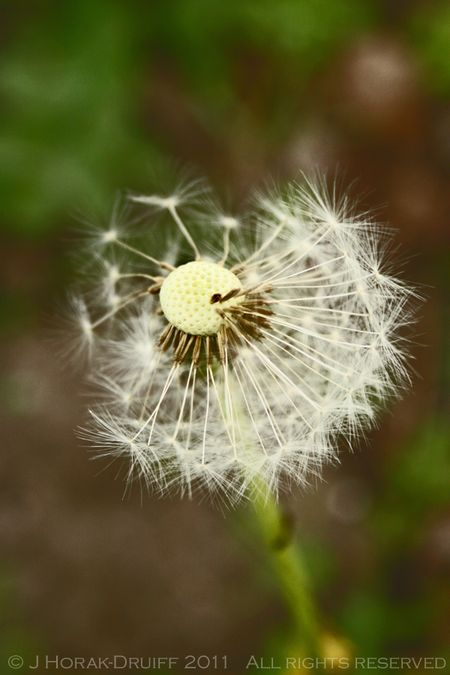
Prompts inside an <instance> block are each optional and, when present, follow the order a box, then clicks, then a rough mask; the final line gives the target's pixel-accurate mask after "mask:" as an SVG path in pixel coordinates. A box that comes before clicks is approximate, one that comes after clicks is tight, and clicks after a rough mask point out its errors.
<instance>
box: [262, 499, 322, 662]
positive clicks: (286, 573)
mask: <svg viewBox="0 0 450 675" xmlns="http://www.w3.org/2000/svg"><path fill="white" fill-rule="evenodd" d="M254 507H255V511H256V516H257V519H258V522H259V525H260V530H261V532H262V535H263V538H264V540H265V544H266V549H267V552H268V555H269V559H270V562H271V565H272V568H273V570H274V572H275V574H276V576H277V580H278V583H279V587H280V590H281V592H282V594H283V596H284V600H285V602H286V604H287V606H288V607H289V609H290V611H291V615H292V619H293V621H294V628H295V633H294V638H295V640H296V641H298V646H299V647H300V648H302V649H303V650H304V652H305V655H306V656H319V655H320V632H319V623H318V617H317V611H316V607H315V604H314V600H313V597H312V594H311V589H310V585H309V581H308V575H307V572H306V569H305V566H304V563H303V559H302V556H301V551H300V549H299V547H298V546H297V545H296V542H295V539H294V536H293V531H292V527H291V526H290V524H289V522H288V520H287V518H286V515H285V514H284V513H283V511H282V510H281V508H280V506H279V504H278V503H277V502H276V500H275V498H274V497H273V496H272V495H271V494H268V491H267V490H264V488H262V489H258V490H257V491H256V494H255V500H254Z"/></svg>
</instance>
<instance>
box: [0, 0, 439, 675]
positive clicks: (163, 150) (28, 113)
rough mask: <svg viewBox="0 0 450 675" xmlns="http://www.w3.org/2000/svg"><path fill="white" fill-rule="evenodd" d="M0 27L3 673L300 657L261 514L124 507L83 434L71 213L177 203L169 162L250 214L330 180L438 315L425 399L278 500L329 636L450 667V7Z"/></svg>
mask: <svg viewBox="0 0 450 675" xmlns="http://www.w3.org/2000/svg"><path fill="white" fill-rule="evenodd" d="M0 12H1V17H0V40H1V47H0V50H1V56H0V103H1V108H0V109H1V113H0V114H1V129H0V163H1V175H0V191H1V199H0V203H1V207H2V208H1V216H0V237H1V244H2V249H1V265H0V277H1V280H2V291H1V305H0V326H1V335H0V338H1V345H2V355H1V361H2V366H3V368H2V370H3V373H4V375H3V378H2V382H1V386H0V396H1V409H0V420H1V425H2V439H3V440H2V444H1V445H2V452H1V455H0V506H1V510H0V550H1V554H0V555H1V558H0V673H3V672H5V673H7V672H10V671H9V670H8V667H7V665H6V658H7V656H8V655H9V654H12V653H19V654H22V655H23V656H24V658H25V659H26V660H27V659H28V658H29V655H33V654H36V653H48V654H55V653H59V654H61V655H62V654H64V655H68V656H71V655H112V654H126V655H163V654H170V655H184V654H188V653H192V654H227V655H228V657H229V663H230V670H231V672H235V673H240V672H244V664H245V663H246V660H247V658H248V656H249V655H250V654H258V655H263V654H267V655H275V656H276V655H278V654H284V653H287V652H286V643H287V640H286V636H288V635H289V616H288V613H287V611H286V609H285V608H284V607H283V604H282V602H281V600H280V597H279V593H278V591H277V588H276V584H275V581H274V580H273V579H272V577H271V574H270V571H269V570H268V569H267V568H266V565H265V563H264V560H263V558H262V556H261V554H260V553H259V547H258V541H257V537H256V536H255V533H254V532H252V530H251V528H249V526H248V516H249V514H248V512H247V510H246V509H245V508H243V509H241V510H239V511H238V512H236V513H227V514H222V513H221V512H220V511H219V510H218V509H217V508H216V507H214V506H212V505H210V504H209V503H208V502H207V501H205V502H203V503H200V504H199V503H189V502H187V501H184V502H180V501H178V500H176V499H167V500H164V501H156V500H152V499H151V498H145V499H144V501H143V504H141V501H140V498H139V494H135V495H132V496H131V497H130V498H127V499H125V500H124V501H122V492H123V484H122V483H121V482H120V480H114V478H115V475H114V472H111V471H109V472H108V471H107V472H105V473H101V474H100V475H97V472H98V465H97V464H92V463H90V462H89V461H88V455H87V453H86V452H85V450H84V449H83V448H80V447H79V444H78V442H77V441H76V440H75V438H74V435H73V431H72V429H73V427H74V426H76V425H77V424H78V423H80V422H81V420H82V410H83V407H84V401H83V399H82V398H81V397H80V391H82V388H83V386H82V383H81V381H80V380H79V379H77V377H76V376H75V375H73V374H72V373H71V372H70V371H69V370H64V369H63V368H62V367H61V363H60V362H58V361H57V360H55V356H54V352H55V349H54V345H53V344H52V343H51V341H49V340H48V335H49V332H51V330H49V326H51V325H52V324H53V323H57V316H56V317H55V314H56V315H57V314H58V309H57V307H58V303H60V302H61V303H63V302H64V289H65V288H67V287H68V286H69V285H70V284H71V283H72V282H73V279H74V277H75V275H76V265H75V264H74V263H73V261H72V260H71V259H70V256H69V255H68V254H70V253H72V252H73V248H74V244H73V240H72V239H71V232H72V230H73V229H74V227H75V228H76V221H75V219H74V218H73V214H74V213H76V212H80V211H81V212H83V213H84V212H88V213H96V214H99V216H98V217H99V218H101V217H107V215H108V212H109V210H110V208H111V205H112V203H113V201H114V198H115V195H116V194H117V192H118V190H121V189H127V188H132V189H134V190H148V189H149V186H150V185H151V184H152V182H154V181H155V180H157V181H158V182H159V183H160V184H162V185H164V184H168V185H170V183H169V181H170V180H171V177H172V176H173V173H174V166H177V165H179V166H181V167H184V166H186V165H188V166H194V167H195V169H196V170H197V171H198V172H199V173H200V174H203V175H205V176H206V177H208V178H209V179H210V180H211V181H212V182H213V184H214V185H215V186H216V187H217V189H218V190H219V192H220V193H221V194H222V195H223V196H224V197H225V198H226V199H227V200H228V203H229V204H231V205H233V206H236V207H238V206H239V204H240V203H241V202H242V201H243V200H245V198H246V197H247V196H248V195H249V193H251V191H252V190H253V189H254V188H255V187H257V186H260V185H261V184H263V183H264V181H266V180H268V179H275V180H276V181H279V182H281V183H282V182H283V181H284V180H286V179H288V178H292V177H294V178H295V177H296V176H297V175H298V172H299V171H300V170H304V171H310V170H314V169H319V170H321V171H326V172H329V173H330V174H331V175H337V176H338V178H339V181H340V183H341V184H343V185H348V186H349V190H350V191H351V193H352V194H353V195H354V196H358V197H359V198H360V200H361V203H362V207H364V208H365V207H369V208H375V209H376V210H377V214H378V216H379V218H380V220H381V221H382V222H389V223H391V224H392V225H393V226H394V227H395V228H396V229H397V241H398V242H400V243H401V244H402V251H403V259H405V258H406V262H405V263H404V276H405V277H406V278H408V279H412V280H414V281H415V282H418V283H419V284H422V286H423V289H424V293H425V295H426V296H427V298H428V299H427V302H426V304H425V305H424V306H423V307H422V308H421V310H420V320H419V323H418V327H417V338H416V342H417V344H415V345H414V347H413V352H414V357H415V361H414V367H415V370H416V374H415V376H414V387H413V389H412V391H409V392H407V393H405V395H404V397H403V399H402V400H401V401H400V402H398V403H396V404H395V405H394V407H393V408H392V410H391V411H390V412H388V413H387V414H386V415H385V416H384V417H383V418H382V419H381V421H380V428H379V430H377V431H375V432H373V433H372V434H370V437H369V439H368V441H367V442H365V443H363V444H362V445H361V451H359V450H358V451H357V452H356V453H355V454H354V455H348V454H347V455H342V463H341V465H340V466H339V467H337V468H336V467H335V468H334V469H332V470H330V471H328V472H327V475H326V480H325V481H324V482H323V483H321V484H319V485H317V486H313V489H312V490H310V491H308V492H307V493H306V494H293V495H291V496H289V497H287V498H286V500H285V501H286V508H287V509H288V510H289V511H291V512H292V514H293V516H294V517H295V520H296V522H297V523H298V530H299V539H300V541H301V542H302V544H303V546H304V549H305V552H306V556H307V561H308V564H309V568H310V572H311V575H312V581H313V586H314V591H315V593H316V596H317V598H318V603H319V606H320V609H321V612H322V615H323V618H324V623H325V626H326V628H327V630H328V631H329V632H330V633H332V634H334V635H337V636H340V637H344V638H345V640H348V641H349V643H350V644H351V647H350V650H351V652H352V653H354V654H357V655H370V656H377V655H383V656H384V655H409V656H412V655H414V656H419V655H435V656H437V655H446V656H447V657H450V654H449V651H446V648H447V646H446V645H447V644H448V643H447V640H446V638H448V635H449V634H450V614H449V606H450V602H449V600H450V597H449V584H448V581H449V575H448V572H449V561H450V501H449V493H450V490H449V482H450V481H449V476H450V452H449V433H448V432H449V429H448V426H449V425H448V399H446V395H447V392H448V380H449V363H450V360H449V346H448V343H447V344H446V342H445V327H446V326H447V327H448V324H449V314H450V312H449V307H448V297H449V283H448V282H449V260H448V239H449V237H448V235H449V223H448V199H449V190H448V178H449V173H448V169H449V165H450V105H449V101H450V96H449V95H450V60H449V58H448V53H449V45H450V4H449V3H448V2H439V1H437V2H432V1H431V0H430V1H426V0H423V1H420V0H276V1H271V2H269V1H266V0H259V1H257V0H227V2H219V1H214V0H170V1H169V0H166V1H160V2H158V1H157V0H154V1H153V2H150V1H149V2H145V1H144V0H128V1H123V2H117V1H114V0H77V1H73V2H70V1H69V0H60V1H59V2H57V1H51V0H34V1H33V0H29V1H28V2H26V1H25V0H23V1H21V0H16V1H11V2H6V1H3V2H1V3H0ZM354 179H357V180H356V182H355V181H354ZM288 651H289V653H290V654H291V655H295V654H296V652H295V644H293V645H292V646H291V647H290V648H289V650H288ZM30 658H32V657H31V656H30ZM449 667H450V666H449ZM122 672H124V671H122ZM159 672H162V671H159ZM203 672H209V671H208V670H204V671H203ZM211 672H212V671H211ZM216 672H217V671H216ZM347 672H349V671H347Z"/></svg>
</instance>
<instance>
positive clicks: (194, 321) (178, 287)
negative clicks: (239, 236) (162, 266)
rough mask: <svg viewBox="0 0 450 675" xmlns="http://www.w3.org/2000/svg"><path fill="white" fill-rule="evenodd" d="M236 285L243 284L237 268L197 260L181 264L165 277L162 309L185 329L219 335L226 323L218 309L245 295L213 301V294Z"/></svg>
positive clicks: (173, 321) (223, 293) (186, 330)
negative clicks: (226, 267)
mask: <svg viewBox="0 0 450 675" xmlns="http://www.w3.org/2000/svg"><path fill="white" fill-rule="evenodd" d="M236 288H238V289H239V290H240V289H242V284H241V282H240V281H239V279H238V278H237V276H236V275H235V274H233V272H230V270H227V269H225V268H224V267H222V266H221V265H218V264H217V263H212V262H206V261H203V260H195V261H193V262H189V263H187V264H186V265H180V267H177V268H176V269H175V270H173V272H171V273H170V274H169V276H168V277H167V278H166V279H165V280H164V282H163V284H162V287H161V292H160V301H161V309H162V311H163V312H164V316H165V317H166V319H167V320H168V321H169V322H170V323H171V324H172V325H173V326H175V327H176V328H178V329H179V330H182V331H183V332H184V333H188V334H190V335H215V334H216V333H217V332H218V331H219V329H220V327H221V325H222V323H223V318H222V317H221V316H220V314H219V313H218V311H217V310H218V309H220V308H222V309H224V308H227V307H232V306H236V305H239V304H240V303H241V302H242V301H243V299H244V296H243V295H241V296H239V297H237V298H230V299H229V300H226V301H225V302H217V303H211V298H212V296H213V295H216V294H220V295H221V296H222V297H223V296H225V295H226V294H227V293H229V292H230V291H232V290H234V289H236Z"/></svg>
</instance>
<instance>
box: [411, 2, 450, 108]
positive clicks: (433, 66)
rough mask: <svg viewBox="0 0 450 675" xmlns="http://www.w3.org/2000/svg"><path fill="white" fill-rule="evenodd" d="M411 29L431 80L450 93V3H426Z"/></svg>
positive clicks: (446, 93) (439, 89) (446, 92)
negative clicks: (449, 52)
mask: <svg viewBox="0 0 450 675" xmlns="http://www.w3.org/2000/svg"><path fill="white" fill-rule="evenodd" d="M411 33H412V37H413V41H414V44H415V46H416V47H417V50H418V54H419V56H420V58H421V59H422V61H423V64H424V73H425V75H426V79H427V82H429V83H430V84H431V85H432V87H433V88H434V89H436V90H437V91H438V92H439V93H440V94H442V95H444V96H448V95H450V59H449V56H448V51H449V48H448V46H449V44H450V4H449V3H448V1H447V0H440V1H439V2H438V3H436V4H434V3H426V4H425V7H424V8H423V9H421V10H420V11H418V12H417V13H416V14H415V15H414V16H413V18H412V21H411Z"/></svg>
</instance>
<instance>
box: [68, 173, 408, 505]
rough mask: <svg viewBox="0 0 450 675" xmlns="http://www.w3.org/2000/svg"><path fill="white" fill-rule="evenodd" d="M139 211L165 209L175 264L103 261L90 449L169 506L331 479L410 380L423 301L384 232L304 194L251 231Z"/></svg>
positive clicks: (115, 245) (229, 223) (114, 239)
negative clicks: (389, 251) (403, 277)
mask: <svg viewBox="0 0 450 675" xmlns="http://www.w3.org/2000/svg"><path fill="white" fill-rule="evenodd" d="M132 200H133V201H134V202H136V203H139V204H140V205H141V208H142V205H144V207H147V208H149V207H150V208H153V209H154V208H155V207H156V208H157V209H160V210H161V209H162V210H165V211H166V213H167V215H168V217H169V218H170V219H171V222H172V224H173V225H174V226H175V228H176V232H177V239H176V241H173V240H172V239H171V240H170V241H166V242H165V246H166V248H167V250H168V251H170V252H171V257H170V262H167V259H165V257H164V256H163V255H160V253H159V251H155V250H150V251H147V250H145V249H143V248H141V246H142V243H141V245H137V244H136V246H134V245H132V244H131V243H129V240H128V241H126V242H125V241H124V240H123V239H122V238H121V236H120V234H119V232H118V231H116V230H111V231H108V232H107V233H105V235H104V236H103V237H102V239H101V249H100V252H99V255H104V256H106V255H107V250H108V247H107V245H109V246H110V248H112V249H114V250H120V251H121V253H123V254H127V255H129V260H128V261H127V262H126V263H125V262H124V260H123V259H121V264H120V266H119V265H117V264H116V263H111V262H108V261H107V260H106V258H105V264H104V270H105V276H104V278H103V280H102V282H101V285H102V288H103V292H102V293H99V294H94V295H92V297H95V298H103V308H101V307H94V308H89V309H87V307H86V306H85V305H84V304H82V302H81V301H80V302H79V303H78V304H77V309H78V318H79V323H80V325H81V328H82V333H83V336H84V341H85V342H86V343H87V344H88V346H89V348H90V349H91V350H92V348H93V345H94V335H98V340H97V343H96V349H95V351H94V355H93V359H92V361H91V363H92V370H93V379H94V380H95V381H96V382H98V383H99V384H100V385H101V386H102V388H103V390H104V392H105V397H104V399H103V402H102V404H101V405H100V406H99V407H98V409H94V410H92V411H91V418H92V420H91V424H90V426H89V427H88V428H87V429H85V430H83V435H84V437H85V438H89V439H90V440H92V441H93V443H94V445H95V446H96V447H97V448H100V455H101V456H109V457H111V458H112V459H114V458H117V457H122V456H128V457H129V458H130V471H129V473H128V477H131V476H132V474H134V475H136V476H138V477H139V478H141V479H142V480H143V481H144V483H145V484H146V485H148V486H149V487H150V488H153V489H156V490H158V491H161V492H163V493H164V492H165V491H167V490H170V489H173V488H174V487H176V488H178V489H179V490H180V491H181V492H182V493H185V494H188V495H192V494H193V492H194V490H196V489H197V488H199V487H201V486H206V487H207V488H208V489H209V490H211V491H216V490H218V491H223V492H224V493H225V495H226V496H227V498H229V499H230V500H231V501H233V500H236V499H239V498H240V497H243V496H247V495H249V494H251V493H252V490H254V489H255V485H256V484H258V485H266V486H267V489H268V490H270V491H273V492H274V493H275V494H276V493H277V492H278V490H279V489H280V487H281V486H282V485H283V484H285V483H286V482H288V483H291V482H293V483H298V484H301V485H303V484H305V483H306V482H307V480H308V478H309V477H310V476H311V475H320V471H321V467H322V465H323V464H324V463H325V462H329V461H332V460H333V459H335V458H336V456H337V445H338V442H339V440H340V438H341V437H344V438H345V440H346V441H347V442H348V443H349V444H350V445H351V444H352V443H353V441H354V439H355V437H356V436H357V435H358V434H359V433H360V432H362V431H363V430H364V428H365V427H366V426H367V425H370V424H371V423H372V422H373V420H374V416H375V412H376V408H377V406H378V405H379V404H380V402H381V401H382V400H383V398H384V397H386V396H387V395H392V394H395V393H397V392H398V390H399V387H401V386H402V384H404V383H406V382H407V381H408V371H407V367H406V366H407V364H406V358H407V357H406V352H405V339H404V338H403V337H401V335H400V334H399V329H401V328H403V326H404V325H407V324H408V323H410V322H411V320H412V316H411V311H410V309H409V300H410V298H411V296H412V295H414V293H413V291H411V290H408V289H407V288H406V287H405V286H404V284H403V283H402V282H400V281H399V280H398V279H395V277H393V276H392V275H391V273H390V270H389V268H388V267H387V264H386V262H385V244H384V242H383V239H384V238H385V237H384V235H383V236H382V233H381V230H380V228H379V227H377V226H376V225H375V224H374V223H373V222H372V221H371V220H370V218H369V217H368V216H367V214H364V215H363V216H361V217H358V216H357V215H356V214H355V213H354V212H353V211H352V209H351V208H350V205H349V201H348V199H347V198H343V199H340V200H339V199H338V198H337V196H336V194H335V193H334V192H332V193H331V194H330V193H329V192H327V190H326V188H325V186H324V184H323V183H321V182H319V183H316V184H315V183H313V182H311V181H308V180H306V179H305V180H304V181H303V184H302V185H297V184H296V185H293V186H291V188H289V190H288V191H287V193H286V194H284V195H281V194H278V195H276V194H275V195H274V194H272V195H270V196H262V197H260V198H259V200H258V204H257V208H256V209H255V212H254V214H253V215H250V217H249V218H239V219H238V218H235V217H234V216H229V215H225V214H223V215H222V214H220V213H218V211H217V208H216V207H214V209H213V210H212V212H211V221H210V226H209V227H208V218H207V216H205V214H203V216H202V217H201V218H197V219H196V221H197V222H194V223H189V222H188V221H187V220H186V217H185V216H184V214H183V205H184V204H185V203H187V202H189V195H187V194H186V192H184V193H183V194H182V198H181V197H180V195H177V194H175V195H172V196H170V195H169V196H163V197H161V196H154V195H153V196H139V197H134V198H132ZM138 208H139V207H138ZM191 213H195V211H191ZM199 222H200V224H201V228H200V232H198V233H196V234H194V233H195V232H196V226H197V225H198V223H199ZM218 227H220V228H221V229H222V232H223V237H222V245H221V248H220V250H217V248H216V250H215V251H214V252H213V255H211V250H212V243H211V242H212V237H211V233H212V232H213V231H214V232H216V233H217V228H218ZM197 229H198V228H197ZM147 231H148V230H147ZM140 241H141V242H142V238H141V239H140ZM380 241H381V242H383V243H382V245H381V244H379V242H380ZM174 252H176V254H174ZM177 259H178V260H179V261H181V262H179V264H177ZM105 289H106V291H105Z"/></svg>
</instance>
